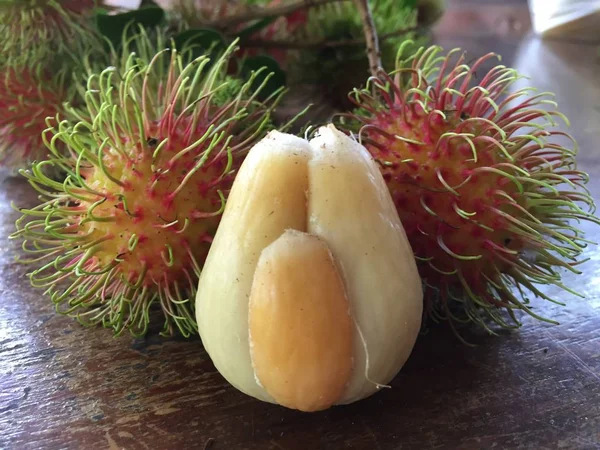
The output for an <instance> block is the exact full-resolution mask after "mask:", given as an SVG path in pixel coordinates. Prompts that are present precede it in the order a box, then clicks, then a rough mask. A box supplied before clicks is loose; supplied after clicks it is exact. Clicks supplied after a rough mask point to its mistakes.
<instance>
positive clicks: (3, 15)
mask: <svg viewBox="0 0 600 450" xmlns="http://www.w3.org/2000/svg"><path fill="white" fill-rule="evenodd" d="M94 4H95V2H94V1H93V0H83V1H74V0H72V1H62V2H59V1H56V0H23V1H7V2H3V3H2V4H1V5H0V34H1V35H2V36H5V37H6V39H4V40H3V41H2V43H1V44H0V49H1V50H2V54H3V58H2V61H1V62H0V72H1V75H0V108H2V110H3V111H4V112H5V114H3V116H2V117H1V118H0V167H3V168H8V169H10V170H15V169H19V168H23V167H27V166H28V165H30V164H31V163H32V162H33V161H37V160H40V159H41V158H44V157H45V156H47V154H48V152H47V149H46V147H45V145H44V143H43V141H42V136H41V135H42V132H43V131H44V130H45V128H46V118H47V117H51V116H56V114H57V113H62V112H63V105H64V103H66V102H68V103H71V104H77V103H78V98H77V96H78V94H79V91H80V89H79V87H78V84H79V83H81V82H82V81H84V75H85V68H84V66H83V64H82V61H83V59H85V58H86V57H88V56H89V55H88V54H94V55H95V56H94V57H97V56H98V55H101V54H102V56H103V57H102V58H101V60H102V61H107V58H106V57H105V55H104V54H103V53H104V51H103V49H102V46H101V45H100V44H101V37H100V36H99V35H98V34H97V33H96V32H95V30H94V29H93V28H92V27H91V26H89V23H88V22H89V20H90V17H89V12H90V11H91V9H92V7H93V6H94ZM100 50H102V52H101V51H100Z"/></svg>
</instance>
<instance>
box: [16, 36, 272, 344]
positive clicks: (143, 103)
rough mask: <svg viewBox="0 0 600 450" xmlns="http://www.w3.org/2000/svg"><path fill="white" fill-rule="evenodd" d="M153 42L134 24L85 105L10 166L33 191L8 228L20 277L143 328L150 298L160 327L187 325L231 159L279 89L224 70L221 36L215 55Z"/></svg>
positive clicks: (86, 313)
mask: <svg viewBox="0 0 600 450" xmlns="http://www.w3.org/2000/svg"><path fill="white" fill-rule="evenodd" d="M152 45H153V44H150V43H149V42H148V39H147V36H146V35H144V34H140V35H139V37H138V38H137V41H136V42H135V48H136V49H137V53H131V54H129V56H128V57H127V58H126V63H125V64H124V65H123V66H122V67H118V68H116V67H108V68H106V69H105V70H103V71H102V72H101V73H97V74H93V75H92V76H90V78H89V80H88V86H89V90H88V91H87V93H86V94H85V108H84V109H83V110H81V111H78V110H77V109H76V108H72V109H69V112H68V113H67V114H66V115H63V116H62V117H60V118H58V119H57V120H56V121H54V122H53V123H52V124H51V125H52V126H51V127H50V128H49V129H48V130H47V132H46V133H44V140H45V142H46V144H47V146H48V148H49V150H50V152H51V156H50V157H49V158H48V159H45V160H43V161H39V162H37V163H36V164H34V165H33V167H32V169H31V170H30V171H23V172H22V173H23V174H24V175H25V176H26V177H27V179H28V180H29V182H30V183H31V185H32V186H33V187H34V188H35V189H37V190H38V191H39V192H40V193H41V195H42V199H43V203H41V204H39V205H38V206H36V207H34V208H32V209H21V210H20V211H21V212H22V213H23V216H22V217H21V218H20V219H19V220H18V222H17V231H16V233H14V234H13V236H12V237H13V238H19V239H23V240H24V242H23V248H24V250H25V251H26V252H28V253H29V254H31V255H32V258H31V259H30V260H29V261H28V262H30V263H34V264H37V268H36V270H34V271H33V272H32V273H31V274H30V278H31V282H32V284H33V285H34V286H36V287H40V288H45V289H46V292H47V293H48V294H49V295H50V297H51V299H52V301H53V302H54V303H55V305H56V307H57V310H59V311H60V312H62V313H65V314H69V315H72V316H75V317H77V318H78V319H79V320H80V321H81V322H82V323H83V324H86V325H94V324H99V323H101V324H102V325H104V326H105V327H108V328H112V329H113V331H114V333H115V334H120V333H121V332H122V331H123V330H129V331H130V332H131V333H132V334H133V335H143V334H145V333H146V332H147V330H148V326H149V323H150V311H151V310H152V309H153V307H157V309H158V310H162V313H163V314H164V328H163V331H162V333H163V334H165V335H171V334H173V333H174V332H175V331H177V330H178V331H179V332H180V333H181V334H182V335H184V336H190V335H192V334H195V333H196V331H197V330H196V323H195V318H194V312H193V311H194V298H195V293H196V285H197V282H198V276H199V274H200V271H201V268H202V265H203V261H204V258H205V255H206V253H207V251H208V248H209V245H210V242H211V239H212V236H213V234H214V232H215V230H216V228H217V226H218V224H219V220H220V214H221V212H222V210H223V207H224V202H225V199H226V197H227V193H228V190H229V188H230V185H231V183H232V181H233V177H234V175H235V171H236V168H237V167H238V166H239V164H240V163H241V161H242V159H243V157H244V155H245V153H246V152H247V151H248V150H249V148H250V147H251V146H252V145H253V144H254V143H256V142H257V141H258V140H259V139H261V138H262V137H263V136H264V134H265V133H266V131H267V130H268V129H269V128H270V127H271V124H270V113H271V110H272V108H273V107H274V106H275V105H276V103H277V100H278V99H279V94H280V92H276V93H274V94H273V95H271V96H269V98H268V99H266V100H264V101H258V100H256V98H257V97H256V96H257V95H258V94H259V92H260V91H261V89H262V85H261V86H258V87H257V86H256V83H255V82H254V81H255V77H256V76H257V75H256V73H255V74H254V75H253V76H252V77H251V78H250V79H248V80H245V81H242V80H240V79H237V78H232V77H231V76H229V75H227V66H228V61H229V58H230V57H231V55H232V53H233V52H234V51H235V46H233V45H232V46H230V47H229V48H228V49H227V51H225V52H224V53H222V54H221V55H220V56H219V57H218V58H216V59H213V60H211V59H210V58H209V57H207V56H200V57H197V58H193V57H192V56H191V55H192V53H193V52H192V51H187V49H180V50H177V49H176V48H175V45H174V44H172V45H170V46H169V47H170V49H167V48H164V49H161V48H159V49H158V50H159V51H158V52H156V54H155V55H154V56H153V57H150V58H147V57H145V56H142V55H145V54H146V53H148V48H152ZM265 82H266V81H265ZM263 85H264V84H263ZM59 146H64V147H65V148H66V152H65V151H62V150H60V149H58V147H59ZM47 167H59V168H61V169H62V170H63V171H64V172H65V173H66V174H67V177H66V179H65V181H64V182H62V183H59V182H56V181H53V180H52V179H50V178H48V177H47V176H45V175H44V170H45V169H46V168H47ZM224 282H230V280H224Z"/></svg>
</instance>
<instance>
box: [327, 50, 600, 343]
mask: <svg viewBox="0 0 600 450" xmlns="http://www.w3.org/2000/svg"><path fill="white" fill-rule="evenodd" d="M401 52H402V49H400V53H401ZM441 52H442V49H441V48H440V47H437V46H432V47H429V48H421V49H420V50H419V51H418V52H416V53H415V54H414V55H413V56H412V57H410V58H408V59H405V60H402V59H400V58H399V59H398V63H397V67H396V70H395V71H393V72H392V73H390V74H385V73H382V74H381V76H379V77H372V78H371V79H370V80H369V83H368V85H367V87H366V88H365V89H361V90H358V89H355V90H354V92H353V93H352V94H351V95H350V97H351V98H352V100H353V101H354V102H355V104H356V105H357V109H356V110H355V111H354V112H353V113H351V114H347V115H344V116H343V117H342V119H341V121H340V125H339V126H340V127H341V128H345V129H346V130H347V131H348V132H352V133H357V134H358V135H359V137H360V139H361V140H362V142H363V144H365V145H366V146H367V148H368V149H369V151H370V152H371V154H372V155H373V157H374V158H375V159H376V160H377V161H378V162H379V164H380V167H381V171H382V173H383V175H384V177H385V179H386V181H387V183H388V186H389V189H390V191H391V193H392V196H393V199H394V202H395V204H396V206H397V209H398V212H399V214H400V218H401V220H402V222H403V224H404V227H405V229H406V233H407V235H408V237H409V240H410V243H411V245H412V247H413V250H414V253H415V256H416V258H417V260H418V262H419V269H420V274H421V276H422V278H423V281H424V284H425V286H426V290H427V292H426V295H425V298H426V299H427V307H426V310H427V311H428V313H429V315H430V316H431V317H432V318H433V319H435V320H440V319H450V323H451V324H453V323H454V322H457V321H458V322H468V323H470V322H475V323H477V324H479V325H481V326H483V327H485V328H486V329H487V330H489V331H490V332H492V331H493V330H492V328H491V327H490V326H489V322H490V319H491V321H493V322H495V323H496V324H498V325H499V326H501V327H507V328H513V327H517V326H519V325H520V321H519V318H518V316H517V315H516V314H515V311H516V310H521V311H524V312H526V313H529V314H531V315H532V316H534V317H536V318H538V319H541V320H546V321H549V322H553V321H552V320H550V319H547V318H544V317H541V316H540V315H538V314H537V313H535V312H534V310H533V307H532V306H531V304H530V302H529V300H528V297H527V293H530V294H533V296H535V297H540V298H542V299H546V300H549V301H554V302H556V300H554V299H552V298H550V297H549V296H548V295H547V294H546V293H545V292H544V289H543V288H542V286H543V285H554V286H558V287H559V288H562V289H564V290H566V291H569V292H573V291H572V290H571V289H570V288H568V287H567V286H564V285H563V283H562V281H561V272H563V271H571V272H577V265H578V264H580V263H581V262H582V261H581V258H580V256H581V254H582V251H583V250H584V248H585V247H586V244H587V243H588V242H587V241H586V240H585V238H584V236H583V232H582V231H581V230H579V229H578V228H577V222H579V221H591V222H595V223H598V219H597V218H596V217H594V215H593V214H594V209H595V207H594V202H593V199H592V198H591V196H590V195H589V193H588V192H587V190H586V188H585V184H586V182H587V179H588V177H587V175H586V174H585V173H584V172H582V171H580V170H578V169H577V165H576V159H575V158H576V153H577V146H576V143H575V142H574V141H573V140H572V139H570V137H569V136H568V135H567V134H565V133H564V132H562V131H560V129H559V128H558V125H557V122H556V120H561V119H565V118H564V117H563V115H562V114H560V113H559V112H558V111H557V110H556V109H555V107H556V104H555V103H554V102H553V101H552V100H551V99H550V98H549V97H548V95H546V94H535V95H534V94H532V93H531V90H530V89H522V90H517V91H511V86H512V85H513V83H514V82H515V81H516V80H517V79H518V78H520V76H519V75H518V74H517V72H516V71H515V70H513V69H511V68H508V67H505V66H502V65H497V66H495V67H493V68H491V69H490V70H488V71H485V70H484V67H485V65H486V64H488V63H489V62H490V60H491V58H493V57H494V56H495V55H493V54H488V55H485V56H483V57H482V58H480V59H477V60H476V61H474V62H473V63H472V64H471V65H470V66H469V64H468V63H467V62H466V60H465V56H464V54H462V53H461V52H460V50H459V49H455V50H453V51H451V52H449V53H448V54H447V55H443V54H441ZM501 311H506V312H507V315H508V317H506V315H505V314H501ZM453 326H454V325H453Z"/></svg>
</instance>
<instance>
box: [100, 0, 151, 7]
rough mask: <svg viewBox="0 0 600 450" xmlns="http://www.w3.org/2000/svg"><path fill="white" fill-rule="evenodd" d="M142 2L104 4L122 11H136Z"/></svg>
mask: <svg viewBox="0 0 600 450" xmlns="http://www.w3.org/2000/svg"><path fill="white" fill-rule="evenodd" d="M141 3H142V0H104V4H106V5H108V6H113V7H116V8H123V9H137V8H139V7H140V4H141Z"/></svg>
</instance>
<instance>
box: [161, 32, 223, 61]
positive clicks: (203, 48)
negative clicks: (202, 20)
mask: <svg viewBox="0 0 600 450" xmlns="http://www.w3.org/2000/svg"><path fill="white" fill-rule="evenodd" d="M173 40H174V42H175V46H176V47H177V48H178V49H179V50H182V49H183V48H184V47H191V49H192V53H193V55H194V57H198V56H201V55H205V54H207V53H210V54H217V53H219V52H221V51H223V50H225V48H227V43H226V42H225V38H224V37H223V35H222V34H221V33H219V32H218V31H216V30H213V29H210V28H194V29H192V30H186V31H182V32H181V33H179V34H178V35H177V36H175V37H174V38H173Z"/></svg>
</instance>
